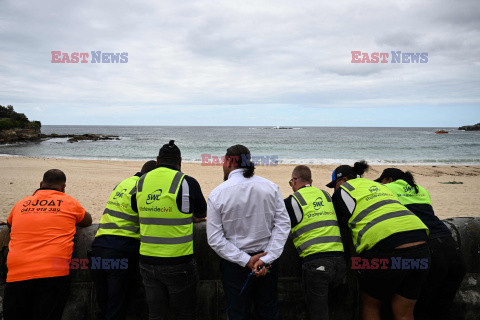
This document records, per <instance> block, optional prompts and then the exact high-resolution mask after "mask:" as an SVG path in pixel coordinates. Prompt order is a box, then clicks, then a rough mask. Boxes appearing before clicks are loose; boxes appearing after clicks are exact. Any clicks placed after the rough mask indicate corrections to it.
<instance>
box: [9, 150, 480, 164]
mask: <svg viewBox="0 0 480 320" xmlns="http://www.w3.org/2000/svg"><path fill="white" fill-rule="evenodd" d="M0 150H1V149H0ZM1 158H26V159H50V160H51V159H58V160H82V161H84V160H85V161H129V162H142V161H143V162H145V161H148V160H150V159H147V158H145V159H122V158H95V157H33V156H24V155H17V154H5V153H0V159H1ZM297 160H298V161H297ZM311 160H312V161H311ZM316 160H317V159H292V162H287V163H281V162H279V163H278V165H282V166H284V165H301V164H303V165H308V166H310V165H320V166H329V165H337V164H338V165H340V164H345V163H346V164H353V163H354V162H356V161H359V160H366V161H367V162H368V164H371V165H374V166H433V167H435V166H466V167H470V166H480V160H479V161H478V162H408V161H406V162H393V161H389V160H368V159H338V161H337V159H322V160H325V161H324V162H322V160H320V162H315V161H316ZM182 163H191V164H202V161H201V160H182ZM204 166H206V167H208V165H204ZM219 167H221V165H220V166H219ZM264 167H268V166H264ZM272 167H275V166H272Z"/></svg>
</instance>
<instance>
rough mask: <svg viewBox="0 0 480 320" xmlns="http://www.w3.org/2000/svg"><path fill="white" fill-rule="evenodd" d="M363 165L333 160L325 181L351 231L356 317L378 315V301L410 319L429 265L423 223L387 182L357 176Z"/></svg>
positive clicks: (368, 319)
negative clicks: (358, 297)
mask: <svg viewBox="0 0 480 320" xmlns="http://www.w3.org/2000/svg"><path fill="white" fill-rule="evenodd" d="M366 169H368V164H367V163H366V162H365V161H361V162H356V163H355V165H354V166H353V167H351V166H348V165H342V166H339V167H337V168H336V169H335V170H334V171H333V173H332V181H331V182H330V183H328V184H327V186H328V187H330V188H335V192H334V194H333V196H332V200H333V204H334V207H335V212H336V213H337V217H338V220H339V222H340V224H341V225H342V226H343V227H344V228H347V229H348V230H350V232H351V238H352V243H351V245H352V246H353V250H352V251H354V252H355V254H356V255H359V256H360V258H361V259H362V260H361V261H362V265H360V268H359V269H360V270H359V272H360V273H359V282H360V290H361V292H362V319H364V320H379V319H380V307H381V305H382V304H387V305H390V306H391V308H392V312H393V315H394V319H405V320H409V319H413V309H414V306H415V303H416V300H417V298H418V296H419V294H420V290H421V287H422V283H423V282H424V281H425V280H426V278H427V275H428V269H429V266H430V251H429V248H428V244H427V242H426V241H427V240H428V228H427V227H426V226H425V224H424V223H423V222H422V221H421V220H420V219H419V218H418V217H417V216H415V215H414V214H413V213H412V212H410V211H409V210H408V209H407V208H405V207H404V206H403V205H402V204H401V203H400V202H399V201H398V199H397V197H396V196H395V195H394V194H393V193H392V192H391V191H390V190H389V189H388V188H387V187H385V186H384V185H382V184H380V183H377V182H374V181H371V180H367V179H364V178H361V175H363V173H364V172H365V171H366ZM352 261H353V260H352ZM380 261H382V262H384V265H379V264H378V263H379V262H380ZM362 266H364V268H362Z"/></svg>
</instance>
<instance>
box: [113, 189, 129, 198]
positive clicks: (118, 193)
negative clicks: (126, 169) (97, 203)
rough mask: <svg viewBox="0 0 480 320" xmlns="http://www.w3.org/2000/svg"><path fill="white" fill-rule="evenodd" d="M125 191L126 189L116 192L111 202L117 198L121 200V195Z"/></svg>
mask: <svg viewBox="0 0 480 320" xmlns="http://www.w3.org/2000/svg"><path fill="white" fill-rule="evenodd" d="M126 191H127V189H123V190H122V191H117V192H116V193H115V196H114V197H113V200H116V199H118V198H121V197H123V194H124V193H125V192H126Z"/></svg>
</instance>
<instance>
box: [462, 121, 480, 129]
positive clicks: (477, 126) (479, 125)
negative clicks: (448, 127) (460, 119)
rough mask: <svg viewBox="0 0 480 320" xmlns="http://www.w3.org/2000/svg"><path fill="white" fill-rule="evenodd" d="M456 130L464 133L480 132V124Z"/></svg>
mask: <svg viewBox="0 0 480 320" xmlns="http://www.w3.org/2000/svg"><path fill="white" fill-rule="evenodd" d="M458 130H465V131H480V122H479V123H477V124H474V125H473V126H463V127H460V128H458Z"/></svg>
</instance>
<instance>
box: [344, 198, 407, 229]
mask: <svg viewBox="0 0 480 320" xmlns="http://www.w3.org/2000/svg"><path fill="white" fill-rule="evenodd" d="M391 203H399V204H400V202H399V201H397V200H391V199H387V200H381V201H379V202H376V203H374V204H372V205H371V206H370V207H368V208H366V209H363V210H362V211H361V212H360V213H359V214H357V216H356V217H355V219H353V220H352V221H351V222H350V226H351V227H352V228H355V225H356V224H357V222H359V221H360V220H362V219H363V218H365V217H366V216H367V214H369V213H370V212H372V211H374V210H377V209H378V208H380V207H383V206H384V205H387V204H391Z"/></svg>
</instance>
